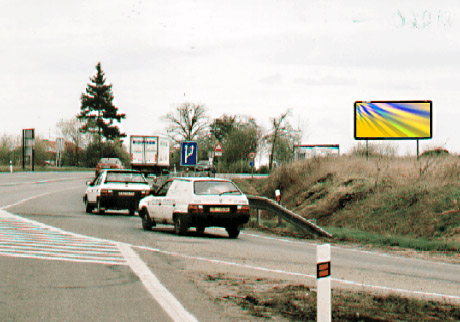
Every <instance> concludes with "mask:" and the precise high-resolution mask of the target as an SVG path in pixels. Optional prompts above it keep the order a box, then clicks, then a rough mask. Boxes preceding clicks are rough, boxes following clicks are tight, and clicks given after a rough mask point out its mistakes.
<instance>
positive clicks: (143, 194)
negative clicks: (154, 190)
mask: <svg viewBox="0 0 460 322" xmlns="http://www.w3.org/2000/svg"><path fill="white" fill-rule="evenodd" d="M149 193H150V190H145V191H141V197H145V196H148V195H149Z"/></svg>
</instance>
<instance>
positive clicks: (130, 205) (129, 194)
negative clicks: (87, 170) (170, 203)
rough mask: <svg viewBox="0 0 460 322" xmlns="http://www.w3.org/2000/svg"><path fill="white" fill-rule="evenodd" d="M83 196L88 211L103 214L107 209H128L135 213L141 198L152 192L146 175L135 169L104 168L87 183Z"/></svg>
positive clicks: (130, 212)
mask: <svg viewBox="0 0 460 322" xmlns="http://www.w3.org/2000/svg"><path fill="white" fill-rule="evenodd" d="M86 184H87V186H88V187H87V189H86V192H85V194H84V196H83V202H84V203H85V207H86V212H87V213H92V212H93V209H94V208H96V210H97V213H99V214H103V213H104V211H105V210H106V209H117V210H119V209H128V210H129V214H130V215H134V213H135V211H136V210H137V209H138V205H139V200H140V199H141V198H143V197H145V196H147V195H148V194H149V193H150V186H149V183H148V182H147V180H146V179H145V177H144V175H143V174H142V173H141V172H139V171H135V170H103V171H101V172H100V173H99V175H98V176H97V177H96V178H95V179H94V180H93V181H89V182H87V183H86Z"/></svg>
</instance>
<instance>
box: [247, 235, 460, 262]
mask: <svg viewBox="0 0 460 322" xmlns="http://www.w3.org/2000/svg"><path fill="white" fill-rule="evenodd" d="M242 234H243V235H245V236H249V237H253V238H260V239H268V240H273V241H279V242H282V243H291V244H298V245H308V246H314V247H316V245H319V244H320V243H319V242H317V243H315V242H305V241H298V240H292V239H287V238H279V237H269V236H262V235H257V234H250V233H242ZM331 248H332V249H339V250H341V251H344V250H345V251H350V252H355V253H363V254H371V255H375V256H380V257H386V258H393V259H398V260H402V261H411V262H422V263H430V264H436V265H442V266H454V267H458V264H451V263H443V262H435V261H430V260H426V259H421V258H414V257H403V256H398V255H392V254H388V253H383V252H378V251H370V250H363V249H356V248H349V247H341V246H333V245H331Z"/></svg>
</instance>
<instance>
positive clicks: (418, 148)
mask: <svg viewBox="0 0 460 322" xmlns="http://www.w3.org/2000/svg"><path fill="white" fill-rule="evenodd" d="M418 155H419V146H418V139H417V161H418Z"/></svg>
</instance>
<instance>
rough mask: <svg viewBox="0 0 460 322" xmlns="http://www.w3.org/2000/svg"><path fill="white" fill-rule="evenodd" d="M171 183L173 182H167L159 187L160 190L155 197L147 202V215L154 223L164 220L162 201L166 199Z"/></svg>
mask: <svg viewBox="0 0 460 322" xmlns="http://www.w3.org/2000/svg"><path fill="white" fill-rule="evenodd" d="M173 182H174V181H173V180H171V181H167V182H166V183H165V184H164V185H163V186H161V187H160V189H158V191H157V192H156V193H155V196H154V197H152V198H151V200H149V206H148V208H149V214H150V217H152V218H153V219H154V220H155V221H159V222H162V221H163V219H164V217H163V213H162V212H163V210H162V207H163V203H164V200H165V199H166V194H167V193H168V190H169V188H171V186H172V184H173Z"/></svg>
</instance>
